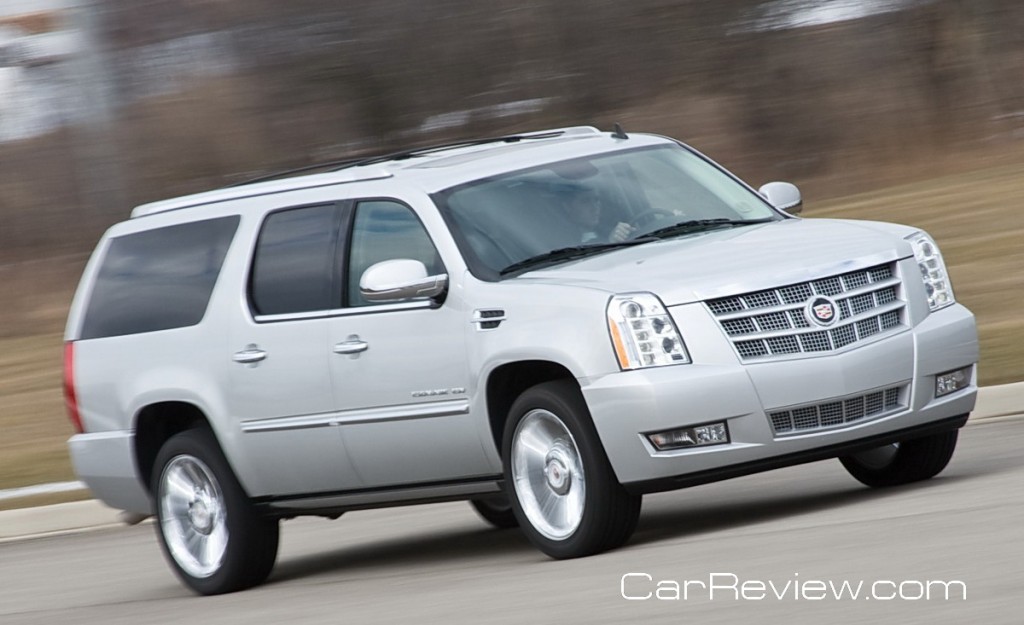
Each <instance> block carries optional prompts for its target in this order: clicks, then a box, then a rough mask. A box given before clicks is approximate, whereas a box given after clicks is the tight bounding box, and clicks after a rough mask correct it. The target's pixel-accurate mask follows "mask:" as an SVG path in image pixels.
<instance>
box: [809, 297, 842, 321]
mask: <svg viewBox="0 0 1024 625" xmlns="http://www.w3.org/2000/svg"><path fill="white" fill-rule="evenodd" d="M804 314H805V315H806V316H807V318H808V319H810V320H811V322H812V323H815V324H817V325H819V326H830V325H832V324H833V323H835V322H836V321H837V320H838V319H839V306H837V305H836V303H835V302H834V301H833V300H832V299H831V298H828V297H825V296H823V295H816V296H815V297H812V298H811V299H810V300H808V302H807V308H805V309H804Z"/></svg>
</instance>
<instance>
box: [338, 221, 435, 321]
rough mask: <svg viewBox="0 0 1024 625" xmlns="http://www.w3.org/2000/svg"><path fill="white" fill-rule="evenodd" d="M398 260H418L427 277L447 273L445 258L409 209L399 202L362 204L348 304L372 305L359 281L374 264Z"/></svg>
mask: <svg viewBox="0 0 1024 625" xmlns="http://www.w3.org/2000/svg"><path fill="white" fill-rule="evenodd" d="M395 258H410V259H412V260H418V261H420V262H422V263H423V264H424V265H426V267H427V274H428V275H434V274H438V273H443V272H444V266H443V265H442V264H441V258H440V257H439V256H438V254H437V250H436V249H435V248H434V243H433V242H432V241H431V240H430V235H428V234H427V230H426V228H424V227H423V224H422V223H420V220H419V218H417V217H416V214H415V213H413V212H412V209H410V208H409V207H408V206H405V205H404V204H399V203H397V202H387V201H374V202H360V204H359V206H357V207H356V218H355V224H354V225H353V228H352V251H351V255H350V257H349V274H348V304H349V306H369V305H372V304H373V302H368V301H366V300H365V299H363V296H362V295H360V294H359V279H360V278H361V277H362V275H363V272H364V271H366V270H367V269H369V268H370V266H371V265H374V264H375V263H379V262H381V261H385V260H392V259H395Z"/></svg>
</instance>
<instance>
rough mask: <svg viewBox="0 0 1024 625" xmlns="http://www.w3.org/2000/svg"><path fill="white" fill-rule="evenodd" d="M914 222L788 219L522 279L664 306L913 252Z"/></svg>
mask: <svg viewBox="0 0 1024 625" xmlns="http://www.w3.org/2000/svg"><path fill="white" fill-rule="evenodd" d="M915 231H916V230H915V229H913V228H908V227H906V226H899V225H895V224H886V223H881V222H870V221H849V220H834V219H786V220H783V221H777V222H769V223H766V224H759V225H753V226H743V227H738V228H723V229H718V230H712V231H709V232H702V233H698V234H693V235H687V236H682V237H675V238H671V239H666V240H664V241H658V242H653V243H648V244H645V245H638V246H636V247H628V248H623V249H619V250H614V251H611V252H608V253H605V254H600V255H598V256H594V257H590V258H584V259H581V260H577V261H572V262H568V263H565V264H561V265H556V266H553V267H547V268H544V269H541V270H537V271H532V272H528V273H526V274H524V275H522V276H520V278H519V279H520V280H525V281H539V282H545V283H557V284H563V285H575V286H585V287H592V288H597V289H602V290H607V291H608V292H611V293H625V292H630V291H650V292H652V293H655V294H656V295H658V296H659V297H660V298H661V300H662V301H663V302H664V303H665V305H666V306H673V305H677V304H686V303H690V302H696V301H702V300H706V299H712V298H716V297H724V296H727V295H734V294H737V293H745V292H748V291H757V290H761V289H767V288H774V287H778V286H783V285H786V284H793V283H796V282H804V281H807V280H811V279H815V278H821V277H824V276H828V275H833V274H837V273H843V272H846V271H852V270H855V269H861V268H864V267H870V266H872V265H877V264H881V263H885V262H891V261H894V260H897V259H900V258H905V257H907V256H911V255H913V250H912V248H911V246H910V244H909V243H907V242H906V241H905V240H904V239H903V237H905V236H907V235H909V234H911V233H913V232H915Z"/></svg>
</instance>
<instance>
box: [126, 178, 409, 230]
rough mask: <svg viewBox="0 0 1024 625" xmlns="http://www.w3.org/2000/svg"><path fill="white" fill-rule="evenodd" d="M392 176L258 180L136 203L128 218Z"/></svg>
mask: <svg viewBox="0 0 1024 625" xmlns="http://www.w3.org/2000/svg"><path fill="white" fill-rule="evenodd" d="M393 175H394V174H392V173H391V172H389V171H386V170H384V169H381V168H379V167H374V168H370V169H365V170H361V171H345V172H337V173H334V172H328V173H323V174H316V175H314V176H310V177H308V178H303V179H302V182H301V183H297V182H296V181H295V180H269V181H265V182H263V183H261V184H260V185H259V186H258V187H257V186H255V185H252V186H241V187H239V186H232V187H224V188H221V189H214V190H213V191H204V192H202V193H195V194H193V195H186V196H182V197H177V198H172V199H169V200H161V201H158V202H150V203H148V204H142V205H140V206H136V207H135V209H134V210H132V213H131V217H132V218H133V219H134V218H136V217H145V216H146V215H154V214H156V213H165V212H167V211H172V210H178V209H182V208H191V207H193V206H202V205H205V204H216V203H217V202H226V201H228V200H238V199H241V198H246V197H252V196H257V195H269V194H272V193H281V192H284V191H292V190H294V189H299V188H302V189H312V188H316V187H326V186H331V185H336V184H345V183H350V182H364V181H367V180H382V179H384V178H391V177H392V176H393Z"/></svg>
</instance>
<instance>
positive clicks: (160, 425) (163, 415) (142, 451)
mask: <svg viewBox="0 0 1024 625" xmlns="http://www.w3.org/2000/svg"><path fill="white" fill-rule="evenodd" d="M193 429H206V430H207V431H209V432H210V435H211V436H213V438H214V440H215V441H216V440H217V435H216V433H215V432H214V431H213V428H212V427H211V426H210V421H209V418H208V417H207V416H206V413H204V412H203V410H202V409H200V408H199V407H198V406H196V405H195V404H192V403H189V402H185V401H161V402H157V403H153V404H149V405H147V406H145V407H143V408H142V409H141V410H139V412H138V414H137V415H136V417H135V462H136V466H137V467H138V471H139V479H140V480H142V484H143V486H144V487H145V488H146V492H148V493H150V494H151V495H152V484H153V470H154V466H153V465H154V464H155V462H156V456H157V454H158V453H159V452H160V448H161V447H162V446H163V445H164V443H166V442H167V440H168V439H170V438H171V437H172V436H174V435H175V434H179V433H181V432H185V431H187V430H193ZM217 444H218V445H220V442H219V441H217ZM222 449H223V447H222Z"/></svg>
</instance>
